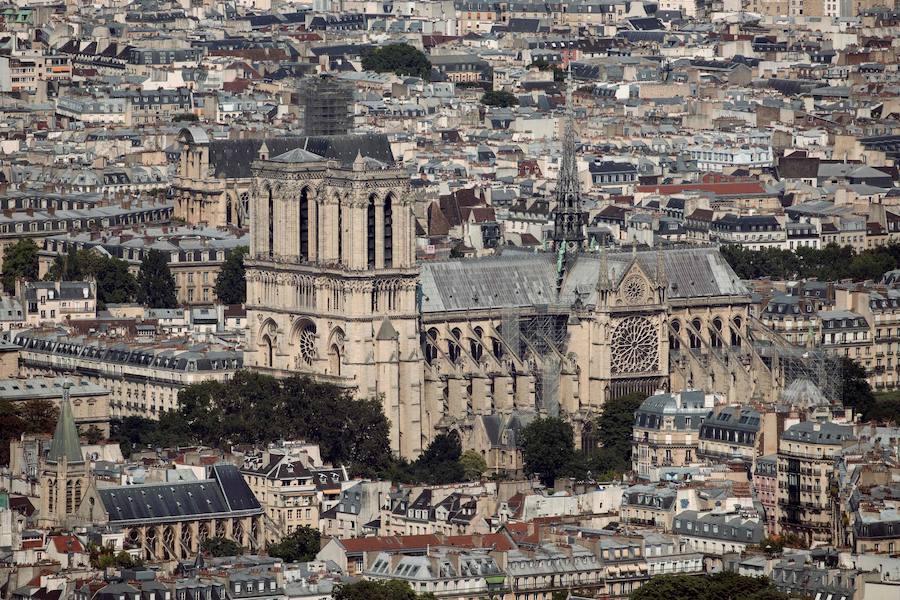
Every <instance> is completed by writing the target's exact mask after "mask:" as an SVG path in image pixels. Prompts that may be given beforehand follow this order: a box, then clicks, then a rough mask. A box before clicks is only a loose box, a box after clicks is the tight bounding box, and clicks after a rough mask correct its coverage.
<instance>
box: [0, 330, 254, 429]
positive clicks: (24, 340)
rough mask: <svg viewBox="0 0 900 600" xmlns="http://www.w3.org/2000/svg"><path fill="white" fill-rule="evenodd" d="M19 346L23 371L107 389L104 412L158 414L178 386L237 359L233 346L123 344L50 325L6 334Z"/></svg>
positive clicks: (227, 373)
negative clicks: (69, 333) (65, 332)
mask: <svg viewBox="0 0 900 600" xmlns="http://www.w3.org/2000/svg"><path fill="white" fill-rule="evenodd" d="M10 341H11V342H12V343H13V344H15V345H17V346H19V347H20V348H21V350H20V369H21V373H20V374H21V375H22V376H24V377H44V376H69V377H73V378H74V377H78V378H80V379H82V380H84V381H86V382H88V383H92V384H94V385H97V386H100V387H101V388H103V389H105V390H108V391H109V399H108V402H109V411H108V414H109V417H110V418H123V417H130V416H138V417H145V418H148V419H158V418H159V415H160V414H161V413H162V412H163V411H166V410H174V409H175V408H177V406H178V392H179V391H180V390H181V389H182V388H183V387H185V386H187V385H190V384H192V383H198V382H201V381H210V380H215V381H225V380H227V379H230V378H231V377H232V376H233V375H234V373H235V371H237V370H238V369H240V368H241V366H242V364H243V357H242V354H241V353H240V352H238V351H235V350H229V349H225V348H219V347H215V346H206V347H205V349H204V347H203V346H201V345H197V344H194V345H192V346H191V347H190V348H188V347H187V346H186V345H183V346H181V347H179V346H177V345H173V344H171V343H167V344H160V345H154V344H137V343H132V344H130V346H129V347H128V348H127V349H123V348H122V347H121V345H116V344H109V343H108V340H103V339H101V338H91V337H77V338H74V337H73V338H70V337H67V336H64V335H60V334H59V332H58V331H56V330H55V329H54V330H39V329H24V330H19V331H16V332H13V334H12V336H11V340H10Z"/></svg>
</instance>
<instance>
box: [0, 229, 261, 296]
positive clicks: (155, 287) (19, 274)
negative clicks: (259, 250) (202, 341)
mask: <svg viewBox="0 0 900 600" xmlns="http://www.w3.org/2000/svg"><path fill="white" fill-rule="evenodd" d="M38 251H39V249H38V247H37V245H35V243H34V242H33V241H32V240H30V239H24V240H20V241H18V242H16V243H15V244H11V245H9V246H7V247H6V248H5V249H4V251H3V274H2V281H3V288H4V290H5V291H6V292H7V293H9V294H12V293H14V292H15V287H16V279H18V278H22V279H25V280H26V281H36V280H37V279H38V273H39V266H38ZM246 255H247V248H246V247H245V246H239V247H238V248H236V249H234V250H232V251H231V252H229V254H228V256H227V257H226V259H225V262H224V263H223V265H222V268H221V269H220V271H219V274H218V276H217V278H216V288H215V289H216V296H217V298H218V299H219V302H222V303H223V304H241V303H243V302H244V301H245V299H246V296H247V283H246V279H245V272H244V257H245V256H246ZM90 277H92V278H94V279H95V280H96V282H97V303H98V307H99V308H100V309H101V310H102V309H103V308H105V307H106V305H108V304H122V303H127V302H135V301H137V302H140V303H141V304H143V305H145V306H149V307H151V308H175V307H176V306H178V296H177V293H176V289H175V277H173V275H172V272H171V270H170V269H169V265H168V259H167V257H166V254H165V253H163V252H161V251H159V250H150V251H148V252H147V253H146V254H145V255H144V258H143V260H142V261H141V266H140V268H139V269H138V274H137V277H135V276H134V275H133V274H132V273H131V271H130V270H129V268H128V263H127V262H125V261H124V260H121V259H118V258H113V257H111V256H107V255H105V254H102V253H100V252H98V251H97V250H96V249H87V248H83V249H80V250H78V249H75V248H74V247H72V249H71V250H69V252H68V253H67V254H65V255H61V256H57V257H55V258H54V260H53V264H52V265H51V266H50V269H49V270H48V271H47V274H46V276H45V277H44V279H45V280H47V281H83V280H85V279H87V278H90Z"/></svg>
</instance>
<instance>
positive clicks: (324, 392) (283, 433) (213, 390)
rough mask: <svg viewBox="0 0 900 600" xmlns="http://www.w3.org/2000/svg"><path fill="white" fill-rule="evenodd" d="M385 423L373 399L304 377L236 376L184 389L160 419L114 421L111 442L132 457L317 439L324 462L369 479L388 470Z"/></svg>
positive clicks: (249, 373)
mask: <svg viewBox="0 0 900 600" xmlns="http://www.w3.org/2000/svg"><path fill="white" fill-rule="evenodd" d="M388 431H389V426H388V421H387V419H386V418H385V416H384V413H383V412H382V410H381V405H380V404H379V403H378V402H377V401H375V400H358V399H355V398H353V397H352V396H351V395H350V394H349V393H348V392H347V391H346V390H344V389H342V388H339V387H337V386H335V385H332V384H328V383H318V382H315V381H313V380H311V379H309V378H307V377H297V376H294V377H289V378H286V379H276V378H274V377H270V376H268V375H262V374H260V373H253V372H250V371H240V372H238V373H236V374H235V376H234V377H233V378H232V379H230V380H229V381H226V382H219V381H205V382H202V383H197V384H193V385H189V386H187V387H185V388H184V389H182V390H181V391H180V392H179V394H178V408H177V409H176V410H173V411H168V412H165V413H163V414H162V415H161V416H160V419H159V421H149V420H146V419H141V418H136V417H129V418H126V419H123V420H122V421H119V422H116V423H114V424H113V435H112V437H113V439H115V440H117V441H119V442H120V444H121V445H122V450H123V452H125V453H126V454H128V455H130V454H131V453H132V452H134V451H135V450H137V449H140V448H144V447H146V446H148V445H149V446H153V447H157V446H178V445H194V444H206V445H210V446H217V447H220V448H223V449H227V448H229V447H231V446H232V445H234V444H267V443H269V442H274V441H277V440H283V439H305V440H309V441H311V442H317V443H318V444H319V447H320V449H321V452H322V458H323V459H324V460H326V461H330V462H333V463H335V464H345V465H347V466H349V467H351V468H352V469H353V471H354V472H355V473H359V474H368V475H374V474H377V473H379V472H381V470H383V469H386V468H388V467H389V465H390V457H391V453H390V445H389V443H388Z"/></svg>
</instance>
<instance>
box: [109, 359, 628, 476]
mask: <svg viewBox="0 0 900 600" xmlns="http://www.w3.org/2000/svg"><path fill="white" fill-rule="evenodd" d="M643 399H644V398H643V397H642V396H641V395H637V394H634V395H629V396H625V397H623V398H619V399H617V400H613V401H610V402H609V403H607V405H606V406H605V407H604V411H603V414H602V415H600V416H599V417H598V418H597V419H596V420H595V421H594V422H592V423H591V424H590V427H591V428H593V430H594V432H595V435H594V436H593V438H586V439H598V440H602V444H596V445H594V444H591V443H590V442H588V444H589V446H595V447H587V448H585V449H584V450H583V451H582V452H576V451H575V442H574V433H573V430H572V426H571V425H570V424H569V423H567V422H566V421H564V420H563V419H560V418H540V419H536V420H534V421H532V422H531V423H530V424H529V425H528V426H527V427H525V429H524V430H523V432H522V439H521V444H522V451H523V455H524V460H525V469H526V472H527V473H528V474H529V475H537V476H539V477H540V479H541V480H542V481H543V482H544V483H545V484H546V485H548V486H552V485H553V483H554V481H555V480H556V478H557V477H560V476H572V477H576V478H587V477H592V478H595V479H612V478H615V477H617V476H618V475H620V474H621V473H624V472H627V471H628V470H630V467H631V428H632V423H633V421H634V411H635V410H637V408H638V407H639V406H640V404H641V402H642V401H643ZM178 406H179V407H178V409H177V410H174V411H169V412H166V413H163V414H162V415H161V417H160V419H159V421H150V420H147V419H142V418H139V417H127V418H125V419H123V420H121V421H117V422H115V423H113V430H112V436H111V437H112V439H114V440H116V441H118V442H119V443H120V444H121V446H122V451H123V453H124V454H125V455H126V456H128V455H131V454H132V453H133V452H134V451H136V450H138V449H141V448H144V447H147V446H150V447H163V446H187V445H195V444H205V445H211V446H218V447H221V448H223V449H227V448H229V447H230V446H231V445H233V444H238V443H249V444H267V443H269V442H275V441H278V440H283V439H305V440H309V441H311V442H316V443H318V444H319V447H320V450H321V452H322V458H323V459H324V460H326V461H329V462H332V463H334V464H344V465H347V466H348V467H349V468H350V469H351V470H352V471H353V473H354V474H361V475H366V476H377V477H381V478H384V479H390V480H392V481H396V482H402V483H427V484H433V485H436V484H446V483H452V482H458V481H465V480H469V481H471V480H477V479H479V478H481V477H482V476H483V475H484V474H485V471H486V469H487V465H486V463H485V460H484V458H483V457H482V456H481V455H480V454H479V453H477V452H475V451H473V450H469V451H466V452H463V451H462V444H461V442H460V439H459V436H458V434H457V433H456V432H455V431H451V432H449V433H443V434H440V435H438V436H436V437H435V439H434V440H433V441H432V442H431V444H429V446H428V447H427V448H425V450H424V452H423V453H422V454H421V455H420V456H419V458H418V459H416V460H415V461H412V462H408V461H406V460H404V459H396V458H394V457H393V455H392V454H391V452H390V443H389V441H388V432H389V430H390V426H389V423H388V420H387V418H385V415H384V413H383V412H382V409H381V405H380V403H379V402H378V401H376V400H360V399H356V398H354V397H352V396H351V395H350V394H349V393H348V392H347V391H346V390H345V389H343V388H340V387H337V386H335V385H332V384H328V383H320V382H316V381H313V380H312V379H309V378H308V377H300V376H293V377H289V378H286V379H276V378H274V377H270V376H268V375H263V374H260V373H255V372H250V371H241V372H238V373H237V374H235V376H234V377H233V378H232V379H231V380H229V381H225V382H219V381H206V382H202V383H196V384H192V385H190V386H187V387H186V388H184V389H183V390H181V392H180V393H179V395H178Z"/></svg>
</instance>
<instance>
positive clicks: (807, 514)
mask: <svg viewBox="0 0 900 600" xmlns="http://www.w3.org/2000/svg"><path fill="white" fill-rule="evenodd" d="M855 439H856V438H855V437H854V435H853V428H852V427H850V426H843V425H836V424H834V423H831V422H827V421H826V422H817V421H816V422H814V421H803V422H801V423H798V424H796V425H792V426H791V427H789V428H787V429H786V430H785V431H784V433H782V434H781V438H780V440H779V445H778V513H777V514H778V530H779V533H780V534H795V535H798V536H800V537H801V538H802V539H804V540H806V542H808V543H810V544H812V543H814V542H824V543H831V542H832V537H833V531H834V526H833V521H832V519H833V518H834V515H833V510H834V509H835V504H836V503H837V502H838V499H837V498H836V497H835V495H834V494H832V490H831V482H832V477H833V475H834V464H835V458H837V457H838V456H840V453H841V451H842V450H843V449H844V448H846V447H848V446H850V445H852V444H853V443H854V442H855Z"/></svg>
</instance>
